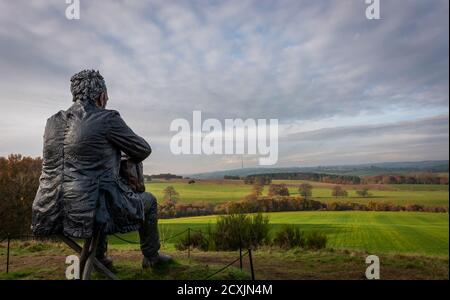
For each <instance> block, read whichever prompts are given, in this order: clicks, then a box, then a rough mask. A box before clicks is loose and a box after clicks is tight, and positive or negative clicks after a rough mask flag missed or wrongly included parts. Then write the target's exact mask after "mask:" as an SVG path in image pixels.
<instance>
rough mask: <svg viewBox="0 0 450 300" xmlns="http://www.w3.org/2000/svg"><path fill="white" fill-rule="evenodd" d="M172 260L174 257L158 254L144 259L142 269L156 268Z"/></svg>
mask: <svg viewBox="0 0 450 300" xmlns="http://www.w3.org/2000/svg"><path fill="white" fill-rule="evenodd" d="M171 260H172V257H171V256H169V255H167V254H157V255H155V256H152V257H144V258H143V259H142V268H143V269H148V268H153V267H156V266H158V265H160V264H163V263H168V262H170V261H171Z"/></svg>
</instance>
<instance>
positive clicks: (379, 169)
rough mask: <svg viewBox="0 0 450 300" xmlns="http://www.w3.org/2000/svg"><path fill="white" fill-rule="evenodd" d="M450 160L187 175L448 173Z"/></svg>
mask: <svg viewBox="0 0 450 300" xmlns="http://www.w3.org/2000/svg"><path fill="white" fill-rule="evenodd" d="M448 164H449V161H448V160H436V161H417V162H383V163H373V164H360V165H341V166H317V167H289V168H266V167H261V168H244V169H233V170H224V171H215V172H207V173H196V174H190V175H187V176H189V177H191V178H198V179H223V177H224V176H225V175H230V176H241V177H245V176H248V175H256V174H267V173H289V172H308V173H325V174H337V175H353V176H372V175H380V174H389V175H400V174H405V173H412V172H433V173H448Z"/></svg>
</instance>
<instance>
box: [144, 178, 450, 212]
mask: <svg viewBox="0 0 450 300" xmlns="http://www.w3.org/2000/svg"><path fill="white" fill-rule="evenodd" d="M274 183H285V184H287V185H288V186H289V190H290V192H291V194H292V195H295V194H297V193H298V191H297V189H298V185H299V184H300V183H302V181H289V180H280V181H278V180H275V181H274ZM310 183H311V184H312V185H313V186H314V188H313V195H312V196H313V198H314V199H316V200H319V201H322V202H333V201H343V202H345V201H347V202H358V203H368V202H369V201H380V202H388V203H393V204H399V205H406V204H421V205H425V206H447V207H448V203H449V193H448V186H447V185H407V184H405V185H371V186H369V192H370V193H371V196H370V197H367V198H361V197H358V196H357V195H356V190H355V189H357V188H358V187H357V186H350V185H346V186H343V187H344V189H346V190H347V191H348V197H345V198H338V199H336V198H334V197H332V196H331V188H332V187H333V185H332V184H323V183H316V182H310ZM169 185H171V186H173V187H174V188H175V190H176V191H177V192H178V193H179V194H180V202H184V203H192V202H197V201H200V202H201V201H206V202H210V203H215V204H217V203H223V202H228V201H237V200H240V199H242V198H243V197H244V196H246V195H248V194H250V193H251V190H252V186H251V185H245V184H244V183H243V182H242V181H231V180H228V181H208V180H202V181H199V180H197V182H196V183H194V184H188V183H187V181H180V180H173V181H161V182H150V183H147V184H146V188H147V191H150V192H152V193H153V194H155V196H156V197H157V198H158V199H159V201H161V200H162V199H163V195H164V193H163V191H164V188H166V187H167V186H169ZM265 193H267V187H266V188H265Z"/></svg>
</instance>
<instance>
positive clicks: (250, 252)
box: [248, 248, 255, 280]
mask: <svg viewBox="0 0 450 300" xmlns="http://www.w3.org/2000/svg"><path fill="white" fill-rule="evenodd" d="M248 259H249V260H250V271H251V272H252V280H255V270H253V258H252V249H250V248H248Z"/></svg>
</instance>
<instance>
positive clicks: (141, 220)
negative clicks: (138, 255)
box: [32, 70, 170, 268]
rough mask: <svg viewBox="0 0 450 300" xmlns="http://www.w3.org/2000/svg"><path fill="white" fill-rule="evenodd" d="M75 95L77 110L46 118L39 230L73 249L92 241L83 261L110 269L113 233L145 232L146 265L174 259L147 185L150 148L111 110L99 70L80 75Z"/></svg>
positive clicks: (36, 211)
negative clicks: (163, 243) (166, 251)
mask: <svg viewBox="0 0 450 300" xmlns="http://www.w3.org/2000/svg"><path fill="white" fill-rule="evenodd" d="M71 92H72V95H73V102H74V103H73V105H72V106H71V107H70V108H69V109H68V110H66V111H60V112H58V113H56V114H55V115H53V116H52V117H50V118H49V119H48V120H47V124H46V128H45V133H44V149H43V166H42V174H41V177H40V185H39V189H38V191H37V194H36V197H35V200H34V202H33V208H32V214H33V216H32V230H33V233H34V234H35V235H37V236H49V235H55V234H56V235H62V236H63V237H64V239H65V241H66V242H68V243H70V244H72V243H71V242H70V241H73V240H72V238H83V239H87V241H90V242H91V246H86V247H85V248H88V249H87V250H85V251H84V252H86V253H81V254H82V257H81V262H82V263H83V262H84V261H83V260H86V259H88V258H91V261H95V262H96V265H100V264H101V265H103V266H106V267H109V268H111V267H112V264H111V260H110V259H109V258H107V257H106V250H107V235H108V234H113V233H125V232H130V231H134V230H139V235H140V242H141V250H142V253H143V255H144V258H143V262H142V266H143V268H148V267H152V266H154V265H156V264H158V263H159V262H161V261H167V260H169V259H170V258H169V257H168V256H166V255H161V254H159V248H160V243H159V236H158V228H157V223H158V220H157V203H156V198H155V197H154V196H153V195H152V194H150V193H148V192H145V186H144V184H143V174H142V161H143V160H144V159H145V158H147V157H148V156H149V155H150V153H151V148H150V146H149V144H148V143H147V142H146V141H145V140H144V139H143V138H142V137H140V136H138V135H137V134H135V133H134V132H133V131H132V130H131V129H130V128H129V127H128V126H127V124H126V123H125V122H124V121H123V119H122V118H121V116H120V114H119V113H118V112H117V111H114V110H108V109H106V104H107V101H108V94H107V90H106V85H105V82H104V79H103V77H102V76H101V75H100V73H99V72H98V71H94V70H84V71H81V72H79V73H77V74H75V75H74V76H73V77H72V78H71ZM123 155H126V156H127V158H126V159H125V160H122V157H123ZM72 246H73V247H72V248H74V249H75V248H76V249H77V251H78V250H80V249H79V248H78V247H75V245H73V244H72ZM89 247H91V248H89ZM79 252H82V251H81V250H80V251H79ZM93 252H95V253H93ZM87 253H88V254H89V255H87ZM91 265H92V264H91Z"/></svg>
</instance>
